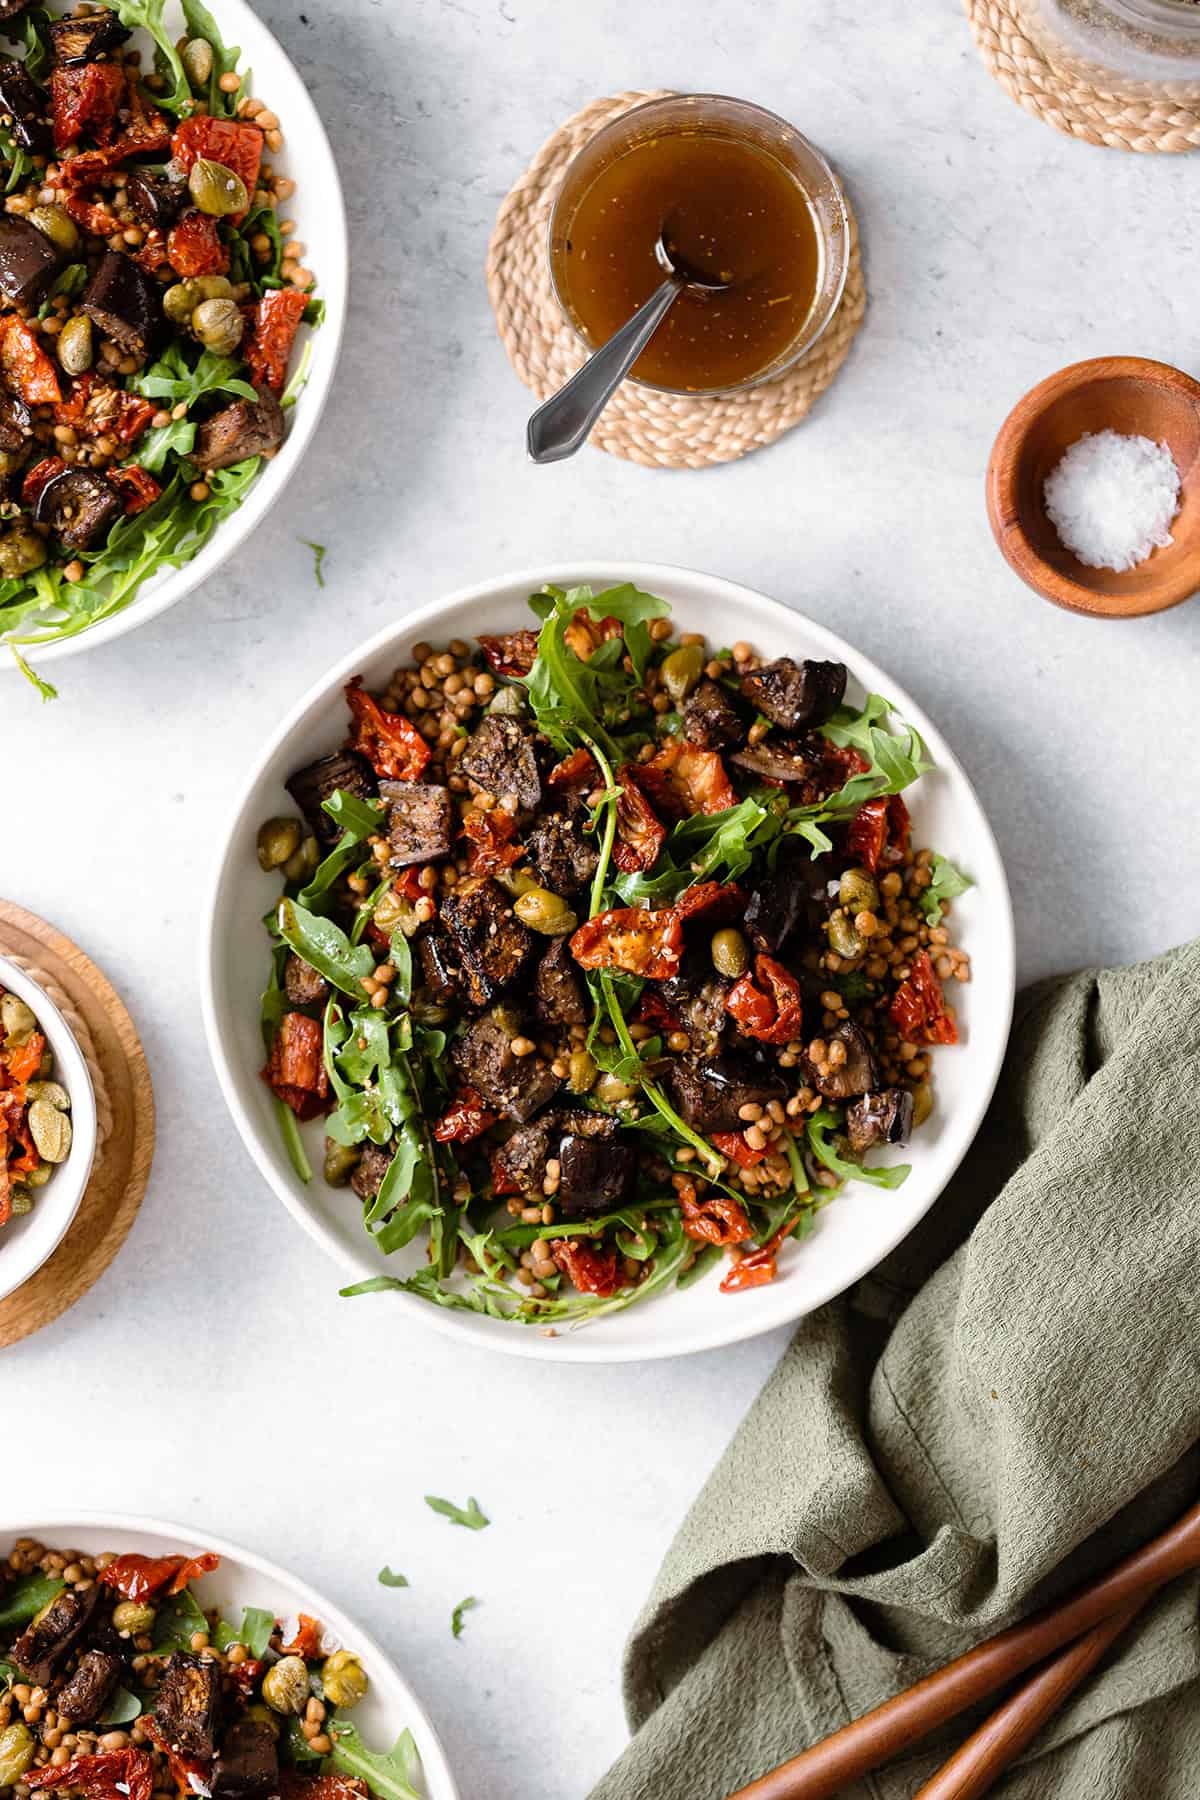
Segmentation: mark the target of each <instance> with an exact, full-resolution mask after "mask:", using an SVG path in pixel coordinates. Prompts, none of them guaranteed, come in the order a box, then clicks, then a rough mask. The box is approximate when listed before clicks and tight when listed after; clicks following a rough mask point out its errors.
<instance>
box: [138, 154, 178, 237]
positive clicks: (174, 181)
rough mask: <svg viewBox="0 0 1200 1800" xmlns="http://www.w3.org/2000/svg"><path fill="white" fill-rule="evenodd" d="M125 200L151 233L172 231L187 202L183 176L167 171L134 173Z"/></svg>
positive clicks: (157, 170) (143, 170) (140, 170)
mask: <svg viewBox="0 0 1200 1800" xmlns="http://www.w3.org/2000/svg"><path fill="white" fill-rule="evenodd" d="M125 198H126V199H127V200H128V202H129V204H130V206H132V208H133V210H134V212H135V213H136V214H137V216H138V218H139V219H140V220H141V221H142V224H143V225H148V226H149V227H150V229H151V230H152V231H170V229H171V227H172V225H173V224H174V223H175V221H176V219H177V218H178V217H179V215H180V213H181V212H182V211H183V208H184V205H185V204H186V202H187V199H188V185H187V182H186V181H184V179H183V178H182V176H175V175H170V174H168V173H167V171H166V170H165V169H131V170H130V171H129V180H128V182H127V183H126V186H125Z"/></svg>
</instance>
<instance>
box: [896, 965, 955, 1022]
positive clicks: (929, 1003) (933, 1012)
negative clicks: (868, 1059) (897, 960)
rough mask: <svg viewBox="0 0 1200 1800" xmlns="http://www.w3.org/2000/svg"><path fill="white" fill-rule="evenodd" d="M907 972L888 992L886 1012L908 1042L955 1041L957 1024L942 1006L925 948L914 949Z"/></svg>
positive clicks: (943, 1002)
mask: <svg viewBox="0 0 1200 1800" xmlns="http://www.w3.org/2000/svg"><path fill="white" fill-rule="evenodd" d="M910 966H911V971H912V972H911V974H910V975H909V976H908V979H907V980H906V981H902V982H901V983H900V986H899V987H898V988H897V989H896V992H895V994H894V995H893V996H892V1004H891V1006H890V1007H889V1008H888V1014H889V1017H890V1018H891V1021H892V1024H893V1025H894V1026H895V1027H896V1030H897V1031H898V1032H899V1033H900V1036H901V1037H902V1038H903V1039H904V1040H905V1042H906V1043H909V1044H957V1042H958V1027H957V1025H956V1024H955V1023H954V1020H953V1019H952V1018H951V1016H950V1014H949V1013H948V1012H947V1010H946V996H945V994H944V993H943V992H942V984H941V982H940V981H939V980H938V978H937V975H936V973H935V971H934V967H933V964H932V963H931V962H930V960H929V952H928V951H927V950H918V951H917V954H916V955H915V956H914V957H913V959H912V963H911V965H910Z"/></svg>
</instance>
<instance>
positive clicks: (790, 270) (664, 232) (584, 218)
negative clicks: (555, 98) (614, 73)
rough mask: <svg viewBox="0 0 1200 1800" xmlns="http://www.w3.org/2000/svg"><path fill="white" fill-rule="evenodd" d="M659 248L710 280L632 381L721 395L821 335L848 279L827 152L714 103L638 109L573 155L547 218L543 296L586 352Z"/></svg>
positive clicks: (600, 339)
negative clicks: (554, 298) (547, 290)
mask: <svg viewBox="0 0 1200 1800" xmlns="http://www.w3.org/2000/svg"><path fill="white" fill-rule="evenodd" d="M660 239H661V240H662V243H661V245H660ZM664 249H665V252H666V255H667V256H668V258H669V259H670V260H671V262H672V263H673V265H674V266H676V267H678V268H679V269H680V270H681V271H685V270H687V269H692V270H695V271H696V272H697V274H699V275H700V276H701V277H702V279H703V280H704V281H705V282H713V283H716V284H719V286H717V287H712V286H704V287H701V286H699V285H689V286H688V287H686V288H685V289H684V291H683V293H682V294H681V295H680V297H679V298H678V300H676V302H675V304H674V305H673V306H672V308H671V310H670V312H669V313H668V314H667V317H666V318H665V320H664V321H663V323H662V325H660V326H659V329H658V331H657V332H656V333H655V336H654V338H653V340H652V341H651V343H650V344H649V345H648V346H647V348H646V349H645V350H644V351H643V353H642V355H641V356H640V357H639V359H638V361H637V363H636V365H635V367H634V374H633V379H635V380H636V381H638V382H640V383H642V384H643V385H645V386H647V387H653V388H659V389H663V390H665V391H667V392H670V393H689V394H716V393H727V392H730V391H732V390H734V389H737V388H743V387H750V386H753V385H754V384H756V383H757V382H760V381H768V380H770V379H772V378H773V377H774V376H776V375H779V374H782V372H783V371H784V370H785V369H787V368H788V367H790V365H791V364H792V363H794V362H795V361H796V359H797V358H798V357H800V356H802V355H803V354H804V352H805V351H806V350H808V349H809V348H810V347H811V346H812V345H813V344H814V343H815V342H816V340H817V339H818V338H819V337H820V335H821V333H822V331H824V329H825V327H826V326H827V325H828V323H829V321H830V319H831V318H832V317H833V315H834V313H835V312H836V311H837V306H838V302H839V300H840V299H841V297H842V289H843V287H844V286H845V282H846V272H847V268H848V265H849V257H850V224H849V215H848V213H847V210H846V202H845V198H844V196H843V194H842V190H841V188H840V186H839V185H838V181H837V177H836V176H835V175H834V173H833V171H832V169H831V168H830V167H829V164H828V163H827V162H826V161H825V158H824V157H823V156H822V155H821V154H820V152H819V151H817V150H815V149H814V148H813V146H812V145H811V144H810V143H808V142H807V141H806V139H804V138H803V137H801V135H800V133H799V132H798V131H796V130H795V129H794V128H793V127H792V126H791V125H788V124H787V123H786V122H785V121H784V120H783V119H779V118H776V116H775V115H774V114H773V113H769V112H764V111H763V109H762V108H761V107H758V106H751V105H749V104H748V103H747V102H745V101H742V100H730V99H726V98H724V97H723V96H721V95H717V94H686V95H679V96H673V97H671V98H669V99H664V100H649V101H646V102H645V103H644V104H643V105H641V106H637V107H634V108H633V110H632V111H630V112H627V113H625V114H623V115H622V116H621V118H619V119H616V120H614V121H613V123H612V124H610V125H607V126H605V127H604V129H603V130H601V131H600V132H598V133H597V134H596V136H595V137H594V138H592V139H590V140H589V142H588V143H587V144H585V145H584V147H583V149H582V150H581V151H580V152H579V154H578V155H577V156H576V158H575V160H574V161H573V162H572V163H571V165H570V167H569V168H568V170H567V173H566V175H565V177H564V179H563V184H562V187H561V188H560V190H559V193H558V195H557V198H556V200H555V203H554V209H553V212H552V214H551V219H550V269H551V274H552V276H553V280H554V287H555V291H556V293H557V295H558V300H559V304H560V305H561V307H562V309H563V312H564V313H565V315H566V317H567V318H568V319H569V320H570V322H571V324H572V325H573V326H574V328H575V330H576V331H577V332H578V333H579V335H580V337H581V338H582V339H583V340H584V342H585V343H586V344H587V345H588V346H589V348H591V349H596V348H598V347H599V346H600V345H601V344H604V343H606V342H607V341H608V339H609V338H610V337H611V336H612V335H613V333H614V332H615V331H616V330H617V329H618V328H619V327H620V326H622V325H624V324H625V322H626V320H627V319H629V318H630V317H631V316H632V314H633V313H634V312H636V311H637V308H638V307H639V306H640V305H641V304H642V303H643V301H645V300H647V299H649V297H650V295H651V294H652V293H653V292H654V290H655V288H657V287H658V286H659V284H660V283H661V281H662V279H663V263H662V254H663V250H664Z"/></svg>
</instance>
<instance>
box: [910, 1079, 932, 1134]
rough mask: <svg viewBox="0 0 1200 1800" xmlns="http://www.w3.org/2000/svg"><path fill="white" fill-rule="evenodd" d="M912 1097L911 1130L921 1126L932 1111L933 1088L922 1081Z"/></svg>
mask: <svg viewBox="0 0 1200 1800" xmlns="http://www.w3.org/2000/svg"><path fill="white" fill-rule="evenodd" d="M912 1097H913V1116H912V1122H913V1129H914V1130H915V1129H916V1127H917V1126H918V1125H923V1124H924V1123H925V1121H926V1119H927V1118H928V1117H929V1115H930V1113H931V1112H932V1111H933V1088H932V1087H931V1086H930V1084H929V1082H927V1081H922V1082H921V1083H920V1084H919V1085H918V1086H917V1087H915V1088H914V1089H913V1091H912Z"/></svg>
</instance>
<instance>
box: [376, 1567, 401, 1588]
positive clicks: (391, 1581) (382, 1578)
mask: <svg viewBox="0 0 1200 1800" xmlns="http://www.w3.org/2000/svg"><path fill="white" fill-rule="evenodd" d="M376 1579H377V1580H378V1581H379V1582H380V1584H381V1585H382V1586H383V1587H389V1588H405V1587H408V1586H409V1579H408V1576H407V1575H398V1574H397V1573H396V1571H395V1570H394V1569H392V1568H389V1566H388V1564H387V1563H384V1565H383V1567H382V1569H380V1571H379V1574H378V1576H377V1577H376Z"/></svg>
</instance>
